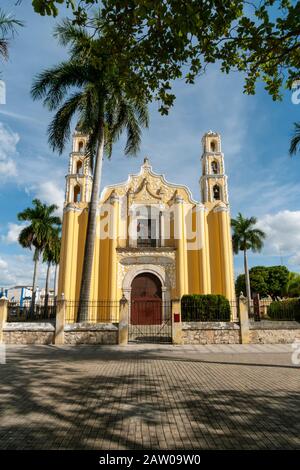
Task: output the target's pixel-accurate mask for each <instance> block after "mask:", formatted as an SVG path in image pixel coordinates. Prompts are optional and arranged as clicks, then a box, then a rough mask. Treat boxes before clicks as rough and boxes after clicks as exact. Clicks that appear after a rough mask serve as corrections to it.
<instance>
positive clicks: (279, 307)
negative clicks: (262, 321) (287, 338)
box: [267, 299, 300, 322]
mask: <svg viewBox="0 0 300 470" xmlns="http://www.w3.org/2000/svg"><path fill="white" fill-rule="evenodd" d="M267 313H268V317H269V318H270V319H271V320H296V321H298V322H300V299H288V300H281V301H277V300H276V301H274V302H272V303H271V304H270V305H269V307H268V312H267Z"/></svg>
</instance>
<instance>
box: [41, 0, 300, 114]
mask: <svg viewBox="0 0 300 470" xmlns="http://www.w3.org/2000/svg"><path fill="white" fill-rule="evenodd" d="M32 3H33V6H34V8H35V11H37V12H38V13H40V14H43V15H45V14H48V15H53V16H56V15H57V14H58V11H59V10H58V7H59V5H61V4H62V3H65V4H66V5H68V6H70V7H71V8H72V9H73V12H74V21H75V22H76V23H77V24H88V25H89V26H90V27H93V28H96V29H97V30H98V31H100V32H101V35H102V37H103V42H102V45H101V47H100V48H99V51H98V52H99V57H103V56H105V55H109V57H110V60H111V64H112V65H113V64H115V63H119V64H120V63H122V69H123V72H124V79H126V77H128V76H130V75H132V72H133V71H135V72H136V71H138V78H139V86H142V87H143V88H144V91H145V92H147V94H148V95H149V96H150V97H155V98H156V99H159V100H160V102H161V107H160V111H161V112H162V113H167V112H168V109H169V107H170V106H171V105H172V103H173V101H174V99H175V96H174V94H173V93H172V83H173V80H175V79H178V78H181V79H182V78H184V79H185V81H186V82H187V83H194V81H195V78H196V77H197V76H198V75H201V74H203V73H204V72H205V70H206V67H207V66H208V65H209V64H212V63H215V62H217V63H218V64H219V66H220V68H221V70H222V71H223V72H225V73H228V72H229V71H231V70H238V71H240V72H243V73H244V75H245V87H244V89H245V92H246V93H248V94H254V93H255V87H256V83H257V81H258V80H263V81H264V83H265V88H266V90H267V91H268V93H269V94H270V95H271V96H272V97H273V99H274V100H277V99H280V98H281V91H280V90H281V87H282V85H283V84H285V85H287V86H288V87H290V86H291V84H292V81H293V80H294V79H295V78H297V75H298V74H299V61H300V41H299V35H300V22H299V18H300V1H296V2H295V1H291V0H262V1H256V0H253V1H243V0H236V1H232V0H205V1H204V0H203V1H199V0H189V1H188V2H184V1H179V0H119V1H117V2H116V1H115V0H103V1H102V2H100V1H98V0H81V1H78V2H76V1H75V0H65V1H63V0H33V2H32ZM92 5H97V6H98V8H99V14H98V20H97V24H95V23H94V22H92V23H91V21H90V18H89V11H90V9H89V7H91V6H92Z"/></svg>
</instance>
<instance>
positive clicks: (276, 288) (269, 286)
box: [235, 266, 289, 298]
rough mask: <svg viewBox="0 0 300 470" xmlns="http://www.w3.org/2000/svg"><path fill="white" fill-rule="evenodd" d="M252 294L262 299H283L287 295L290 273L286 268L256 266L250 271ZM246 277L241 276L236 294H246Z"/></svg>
mask: <svg viewBox="0 0 300 470" xmlns="http://www.w3.org/2000/svg"><path fill="white" fill-rule="evenodd" d="M249 275H250V283H251V287H252V292H253V293H257V294H259V295H260V297H267V296H268V295H270V296H271V297H272V298H275V297H282V296H284V295H286V294H287V285H288V281H289V271H288V269H287V268H286V267H285V266H255V267H253V268H251V269H250V271H249ZM245 289H246V284H245V275H244V274H240V275H239V276H238V277H237V279H236V283H235V290H236V294H237V295H239V294H240V293H241V292H245Z"/></svg>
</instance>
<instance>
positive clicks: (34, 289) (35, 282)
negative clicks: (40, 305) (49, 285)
mask: <svg viewBox="0 0 300 470" xmlns="http://www.w3.org/2000/svg"><path fill="white" fill-rule="evenodd" d="M39 258H40V253H39V250H38V249H37V248H36V249H35V252H34V255H33V260H34V270H33V280H32V298H31V309H30V310H31V314H33V312H34V310H35V298H36V284H37V277H38V264H39Z"/></svg>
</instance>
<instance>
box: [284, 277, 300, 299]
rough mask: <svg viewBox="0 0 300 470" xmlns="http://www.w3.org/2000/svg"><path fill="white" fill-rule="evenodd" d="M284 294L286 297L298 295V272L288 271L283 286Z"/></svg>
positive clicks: (299, 284) (299, 282)
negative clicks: (286, 279) (287, 276)
mask: <svg viewBox="0 0 300 470" xmlns="http://www.w3.org/2000/svg"><path fill="white" fill-rule="evenodd" d="M284 294H285V295H286V296H287V297H299V296H300V274H299V273H293V272H289V278H288V282H287V284H286V286H285V290H284Z"/></svg>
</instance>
